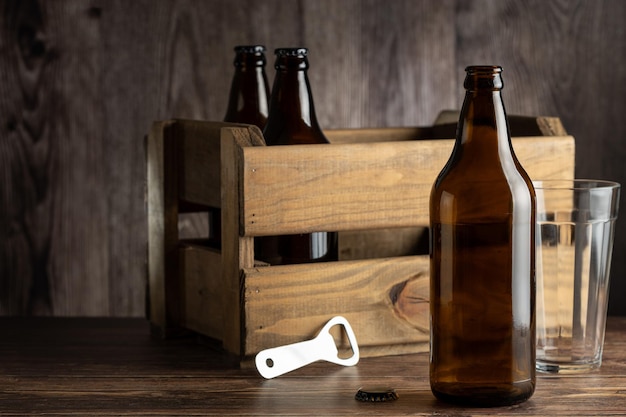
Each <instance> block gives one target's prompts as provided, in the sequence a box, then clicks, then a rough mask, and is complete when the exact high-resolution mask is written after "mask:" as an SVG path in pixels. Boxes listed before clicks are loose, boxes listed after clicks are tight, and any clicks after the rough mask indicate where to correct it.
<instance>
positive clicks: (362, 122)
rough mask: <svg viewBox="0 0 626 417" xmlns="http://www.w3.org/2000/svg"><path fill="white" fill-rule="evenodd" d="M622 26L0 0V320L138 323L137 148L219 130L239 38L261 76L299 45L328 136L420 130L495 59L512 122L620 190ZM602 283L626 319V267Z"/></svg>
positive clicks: (614, 3)
mask: <svg viewBox="0 0 626 417" xmlns="http://www.w3.org/2000/svg"><path fill="white" fill-rule="evenodd" d="M625 16H626V3H625V2H623V1H621V0H602V1H594V2H590V1H582V0H575V1H568V0H548V1H543V0H524V1H516V0H504V1H499V0H477V1H472V2H467V1H464V0H445V1H438V2H415V1H412V0H395V1H392V2H389V1H385V0H366V1H359V0H348V1H345V0H320V1H315V2H309V1H304V0H298V1H289V2H284V1H280V0H234V1H233V0H212V1H201V0H180V1H178V0H177V1H173V0H159V1H146V0H137V1H133V2H130V3H129V2H124V1H117V0H115V1H108V2H104V3H99V2H94V1H91V0H88V1H83V0H61V1H54V2H42V1H35V0H5V1H3V2H2V4H1V7H0V50H1V51H2V60H0V314H2V315H7V314H9V315H24V314H26V315H74V316H75V315H85V316H96V315H97V316H101V315H112V316H141V315H144V312H145V309H146V305H145V301H144V300H145V284H146V262H145V254H146V248H147V227H146V223H147V220H146V212H145V205H144V193H145V171H146V166H145V156H144V155H145V154H144V149H143V137H144V136H145V135H146V134H147V133H148V132H149V129H150V126H151V124H152V122H153V121H154V120H166V119H170V118H175V117H179V118H188V119H204V120H221V119H222V118H223V116H224V112H225V108H226V101H227V95H228V91H227V90H228V88H227V87H228V84H229V82H230V77H231V76H232V58H233V56H232V47H233V46H234V45H236V44H242V43H252V42H254V43H263V44H265V45H266V46H267V47H268V50H269V51H270V59H269V60H268V61H269V62H270V64H269V65H268V77H269V78H270V79H272V78H273V73H274V70H273V68H272V63H273V59H272V58H271V51H272V50H273V49H274V48H276V47H279V46H293V45H296V44H297V45H303V46H308V47H309V48H310V50H311V70H310V79H311V83H312V88H313V92H314V97H315V100H316V107H317V108H316V111H317V115H318V119H319V121H320V123H321V124H322V127H323V128H325V129H333V128H362V127H398V126H416V125H426V124H430V123H431V122H432V121H433V120H434V118H435V116H436V115H437V114H438V112H439V111H440V110H443V109H454V108H458V107H459V106H460V104H461V100H462V96H463V91H462V85H461V83H462V79H463V67H464V66H465V65H468V64H473V63H481V62H488V63H491V62H495V63H498V64H500V65H503V67H504V73H503V76H504V80H505V91H504V99H505V103H506V105H507V110H508V112H509V113H510V114H525V115H551V116H557V117H560V118H561V120H562V122H563V124H564V126H565V129H566V130H567V132H568V133H569V134H571V135H573V136H574V137H575V138H576V141H577V160H576V174H577V176H578V177H593V178H604V179H611V180H616V181H618V182H621V183H624V184H626V171H624V169H623V166H622V162H621V161H622V160H624V159H625V158H626V146H624V141H623V138H624V137H625V136H626V125H625V124H624V123H622V115H623V114H624V112H625V108H624V106H625V102H624V100H621V99H620V97H624V96H626V68H625V67H624V66H623V65H622V60H623V56H624V51H625V50H626V36H625V35H624V30H623V21H624V18H625ZM622 206H624V205H623V204H622ZM183 226H184V228H186V229H189V230H190V234H192V235H196V234H201V233H203V230H206V227H207V226H206V218H205V217H199V218H198V217H194V218H190V219H189V220H185V223H184V224H183ZM616 227H617V230H616V235H615V236H616V237H615V249H614V251H615V253H616V255H619V254H621V253H623V252H624V251H625V250H626V222H622V221H620V220H618V222H617V226H616ZM612 271H613V272H612V275H613V276H614V277H615V279H613V280H612V281H613V282H612V291H611V294H612V300H611V303H610V311H611V312H612V313H620V314H626V303H624V302H623V300H624V297H626V296H625V295H624V294H626V281H624V280H621V279H619V277H621V276H624V275H625V274H626V258H624V257H623V256H614V258H613V268H612Z"/></svg>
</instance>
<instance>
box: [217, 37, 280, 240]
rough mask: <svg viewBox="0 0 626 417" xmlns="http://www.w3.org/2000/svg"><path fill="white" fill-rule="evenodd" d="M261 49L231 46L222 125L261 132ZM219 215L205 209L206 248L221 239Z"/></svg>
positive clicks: (264, 100) (265, 94)
mask: <svg viewBox="0 0 626 417" xmlns="http://www.w3.org/2000/svg"><path fill="white" fill-rule="evenodd" d="M265 63H266V59H265V46H263V45H239V46H235V61H234V63H233V65H234V66H235V73H234V75H233V80H232V82H231V85H230V95H229V98H228V107H227V110H226V116H224V121H225V122H232V123H245V124H250V125H255V126H258V127H259V129H261V130H263V128H264V127H265V123H266V122H267V116H268V112H269V105H268V103H269V95H270V92H269V84H268V82H267V76H266V75H265ZM221 218H222V213H221V210H220V209H217V208H212V209H211V210H209V245H211V246H216V247H220V246H221V240H222V230H221V229H222V221H221Z"/></svg>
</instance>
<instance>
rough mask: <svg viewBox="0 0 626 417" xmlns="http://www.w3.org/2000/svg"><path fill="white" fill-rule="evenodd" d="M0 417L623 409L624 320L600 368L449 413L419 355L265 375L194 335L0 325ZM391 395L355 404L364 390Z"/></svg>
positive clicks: (544, 379)
mask: <svg viewBox="0 0 626 417" xmlns="http://www.w3.org/2000/svg"><path fill="white" fill-rule="evenodd" d="M0 328H2V329H3V335H4V336H6V337H3V338H2V339H0V357H2V358H3V360H2V362H0V370H1V372H0V414H3V415H13V416H32V415H44V414H45V415H69V414H72V415H89V416H110V415H120V416H133V415H137V416H140V415H141V416H145V415H150V416H159V415H168V416H190V415H214V416H228V415H263V416H270V415H273V416H282V415H292V416H293V415H300V416H322V415H337V416H340V415H352V416H354V415H358V416H386V415H389V416H401V415H416V416H432V415H446V416H512V415H515V416H529V417H530V416H567V417H576V416H618V415H623V413H624V404H625V403H626V391H625V390H624V387H625V386H626V356H625V354H626V319H624V318H617V317H610V318H609V321H608V328H607V335H606V342H605V349H604V362H603V364H602V367H601V368H600V370H598V371H595V372H591V373H583V374H574V375H563V376H546V375H543V374H539V376H538V380H537V389H536V392H535V394H534V395H533V397H532V398H531V399H530V400H529V401H528V402H526V403H523V404H520V405H517V406H513V407H496V408H487V409H485V408H474V409H467V408H462V407H452V406H448V405H446V404H443V403H441V402H438V401H437V400H435V398H434V397H433V395H432V394H431V392H430V387H429V383H428V354H426V353H421V354H411V355H400V356H390V357H382V358H365V359H361V360H360V362H359V363H358V365H356V366H355V367H349V368H342V367H340V366H338V365H334V364H329V363H325V362H318V363H314V364H312V365H309V366H307V367H305V368H302V369H300V370H297V371H295V372H293V373H291V374H287V375H284V376H281V377H278V378H275V379H273V380H264V379H263V378H262V377H260V376H259V374H258V373H257V371H256V370H255V369H254V368H253V367H252V366H250V367H242V368H241V369H239V368H237V367H235V366H233V363H232V362H231V361H230V358H229V357H228V356H226V355H224V354H222V353H220V352H218V351H216V350H214V349H213V348H211V347H208V346H206V345H200V344H198V343H197V340H196V339H194V338H183V339H176V340H169V341H166V342H163V341H154V340H151V339H150V336H149V329H148V324H147V323H146V322H145V321H143V320H141V319H61V318H38V319H34V318H30V319H17V318H2V319H0ZM381 385H384V386H388V387H392V388H395V389H396V391H397V393H398V395H399V399H398V400H397V401H395V402H392V403H378V404H371V403H360V402H357V401H355V400H354V394H355V393H356V391H357V389H359V387H361V386H381Z"/></svg>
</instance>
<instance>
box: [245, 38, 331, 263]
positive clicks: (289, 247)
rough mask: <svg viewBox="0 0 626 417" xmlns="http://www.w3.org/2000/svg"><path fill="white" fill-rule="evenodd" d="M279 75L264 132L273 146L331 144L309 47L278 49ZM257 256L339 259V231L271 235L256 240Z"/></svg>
mask: <svg viewBox="0 0 626 417" xmlns="http://www.w3.org/2000/svg"><path fill="white" fill-rule="evenodd" d="M275 54H276V64H275V68H276V77H275V79H274V84H273V86H272V93H271V99H270V111H269V116H268V119H267V124H266V125H265V129H264V131H263V136H264V137H265V142H266V144H267V145H268V146H272V145H298V144H327V143H329V142H328V139H326V137H325V136H324V134H323V133H322V130H321V129H320V127H319V124H318V122H317V117H316V115H315V106H314V105H313V96H312V95H311V87H310V84H309V78H308V75H307V70H308V68H309V61H308V58H307V54H308V51H307V49H306V48H281V49H276V51H275ZM254 247H255V257H256V258H257V259H259V260H262V261H265V262H268V263H270V264H273V265H276V264H298V263H308V262H326V261H334V260H337V233H336V232H326V231H322V232H315V233H310V234H300V235H287V236H268V237H261V238H257V239H256V240H255V245H254Z"/></svg>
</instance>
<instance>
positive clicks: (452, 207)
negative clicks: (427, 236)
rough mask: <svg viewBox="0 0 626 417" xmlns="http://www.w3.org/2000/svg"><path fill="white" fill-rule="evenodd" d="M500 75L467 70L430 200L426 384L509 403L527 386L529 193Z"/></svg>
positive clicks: (490, 69)
mask: <svg viewBox="0 0 626 417" xmlns="http://www.w3.org/2000/svg"><path fill="white" fill-rule="evenodd" d="M501 71H502V69H501V68H500V67H497V66H472V67H468V68H466V72H467V75H466V78H465V84H464V86H465V89H466V94H465V101H464V103H463V108H462V111H461V116H460V119H459V124H458V127H457V135H456V142H455V145H454V149H453V151H452V155H451V157H450V159H449V160H448V162H447V164H446V165H445V167H444V168H443V170H442V172H441V173H440V174H439V176H438V178H437V180H436V181H435V184H434V185H433V189H432V192H431V196H430V226H431V253H430V269H431V272H430V278H431V281H430V284H431V289H430V306H431V307H430V308H431V354H430V355H431V357H430V384H431V389H432V391H433V394H434V395H435V396H436V397H437V398H439V399H441V400H443V401H446V402H451V403H456V404H465V405H476V406H499V405H508V404H515V403H519V402H522V401H525V400H527V399H528V398H529V397H530V396H531V395H532V394H533V392H534V389H535V255H534V254H535V249H534V245H535V241H534V236H535V235H534V233H535V229H534V224H535V193H534V189H533V187H532V183H531V181H530V179H529V177H528V175H527V174H526V173H525V171H524V170H523V168H522V167H521V165H520V163H519V162H518V160H517V158H516V157H515V154H514V152H513V148H512V145H511V140H510V135H509V130H508V126H507V120H506V115H505V110H504V104H503V101H502V97H501V89H502V78H501Z"/></svg>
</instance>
